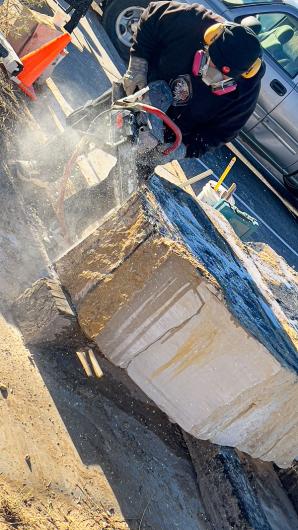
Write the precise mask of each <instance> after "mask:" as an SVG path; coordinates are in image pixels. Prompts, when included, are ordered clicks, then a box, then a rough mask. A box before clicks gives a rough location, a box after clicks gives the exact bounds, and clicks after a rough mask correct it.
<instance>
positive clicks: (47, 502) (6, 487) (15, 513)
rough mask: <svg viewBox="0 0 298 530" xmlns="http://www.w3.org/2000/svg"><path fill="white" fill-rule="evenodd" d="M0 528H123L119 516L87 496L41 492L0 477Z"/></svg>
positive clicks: (50, 529) (122, 529)
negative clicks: (75, 496)
mask: <svg viewBox="0 0 298 530" xmlns="http://www.w3.org/2000/svg"><path fill="white" fill-rule="evenodd" d="M0 528H1V530H2V529H3V530H6V529H7V530H9V529H11V528H18V529H19V530H90V529H91V528H96V529H98V530H103V529H105V530H126V529H128V528H129V527H128V525H127V523H126V522H125V521H123V520H121V518H119V516H117V515H114V514H113V513H111V512H106V511H104V510H102V509H101V508H99V507H98V506H96V505H95V504H94V503H93V502H92V501H90V500H89V499H86V498H85V497H84V498H80V497H78V498H76V499H72V498H70V497H68V496H66V495H62V494H61V493H57V492H54V491H53V490H49V489H48V488H46V487H45V488H44V489H43V490H42V491H38V490H36V489H35V490H34V492H33V491H32V490H30V489H28V488H24V487H21V486H19V485H16V484H14V483H11V482H8V481H4V479H3V478H1V479H0Z"/></svg>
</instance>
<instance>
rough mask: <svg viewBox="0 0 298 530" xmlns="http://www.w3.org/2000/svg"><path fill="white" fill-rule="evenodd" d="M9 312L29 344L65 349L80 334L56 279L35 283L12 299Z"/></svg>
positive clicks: (46, 279)
mask: <svg viewBox="0 0 298 530" xmlns="http://www.w3.org/2000/svg"><path fill="white" fill-rule="evenodd" d="M13 314H14V317H15V319H16V322H17V324H18V326H19V328H20V330H21V332H22V334H23V337H24V341H25V343H26V344H28V345H30V346H45V347H47V348H50V347H51V346H53V347H57V348H58V349H59V348H64V347H66V348H69V347H70V346H71V345H72V344H73V343H74V342H75V341H76V340H78V339H79V337H80V333H79V328H78V325H77V318H76V315H75V314H74V312H73V310H72V308H71V307H70V305H69V303H68V301H67V299H66V297H65V294H64V292H63V290H62V288H61V285H60V284H59V282H58V281H57V280H53V279H49V278H42V279H40V280H38V281H37V282H35V283H34V284H33V285H32V287H30V288H29V289H26V291H25V292H24V293H23V294H22V295H21V296H20V297H19V298H18V299H17V300H16V302H15V304H14V306H13Z"/></svg>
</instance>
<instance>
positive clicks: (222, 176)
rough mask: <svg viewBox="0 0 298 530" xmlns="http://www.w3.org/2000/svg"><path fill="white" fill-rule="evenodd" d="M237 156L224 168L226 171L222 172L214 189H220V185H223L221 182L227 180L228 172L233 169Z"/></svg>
mask: <svg viewBox="0 0 298 530" xmlns="http://www.w3.org/2000/svg"><path fill="white" fill-rule="evenodd" d="M236 160H237V158H236V157H235V156H233V158H232V160H231V162H230V163H229V164H228V165H227V167H226V169H225V170H224V172H223V173H222V175H221V177H220V179H219V181H218V182H217V184H215V186H214V190H215V191H218V190H219V187H220V186H221V184H222V183H223V181H224V180H225V178H226V176H227V174H228V173H229V172H230V171H231V169H232V167H233V165H234V164H235V162H236Z"/></svg>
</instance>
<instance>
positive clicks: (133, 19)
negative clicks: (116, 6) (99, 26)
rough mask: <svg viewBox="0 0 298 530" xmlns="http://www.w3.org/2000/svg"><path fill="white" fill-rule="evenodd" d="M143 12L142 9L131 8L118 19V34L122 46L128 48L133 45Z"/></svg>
mask: <svg viewBox="0 0 298 530" xmlns="http://www.w3.org/2000/svg"><path fill="white" fill-rule="evenodd" d="M143 11H144V8H142V7H138V6H131V7H128V8H126V9H124V10H123V11H121V13H120V14H119V15H118V17H117V20H116V34H117V37H118V39H119V41H120V42H121V44H124V46H126V47H127V48H130V47H131V45H132V37H133V34H134V32H135V31H136V27H137V23H138V22H139V19H140V16H141V14H142V13H143Z"/></svg>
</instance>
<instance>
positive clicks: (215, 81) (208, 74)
mask: <svg viewBox="0 0 298 530" xmlns="http://www.w3.org/2000/svg"><path fill="white" fill-rule="evenodd" d="M224 68H225V72H226V73H223V72H221V71H220V70H218V69H217V68H216V66H214V65H213V64H212V62H211V59H210V56H209V53H208V48H207V47H206V48H205V49H204V50H198V51H197V52H196V54H195V57H194V62H193V67H192V73H193V75H194V76H195V77H201V79H202V81H203V83H205V85H207V86H210V88H211V90H212V93H213V94H214V95H215V96H222V95H224V94H229V93H230V92H233V91H234V90H236V88H237V82H236V81H235V80H234V79H232V78H231V77H228V75H227V74H228V71H229V67H228V66H226V67H224Z"/></svg>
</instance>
